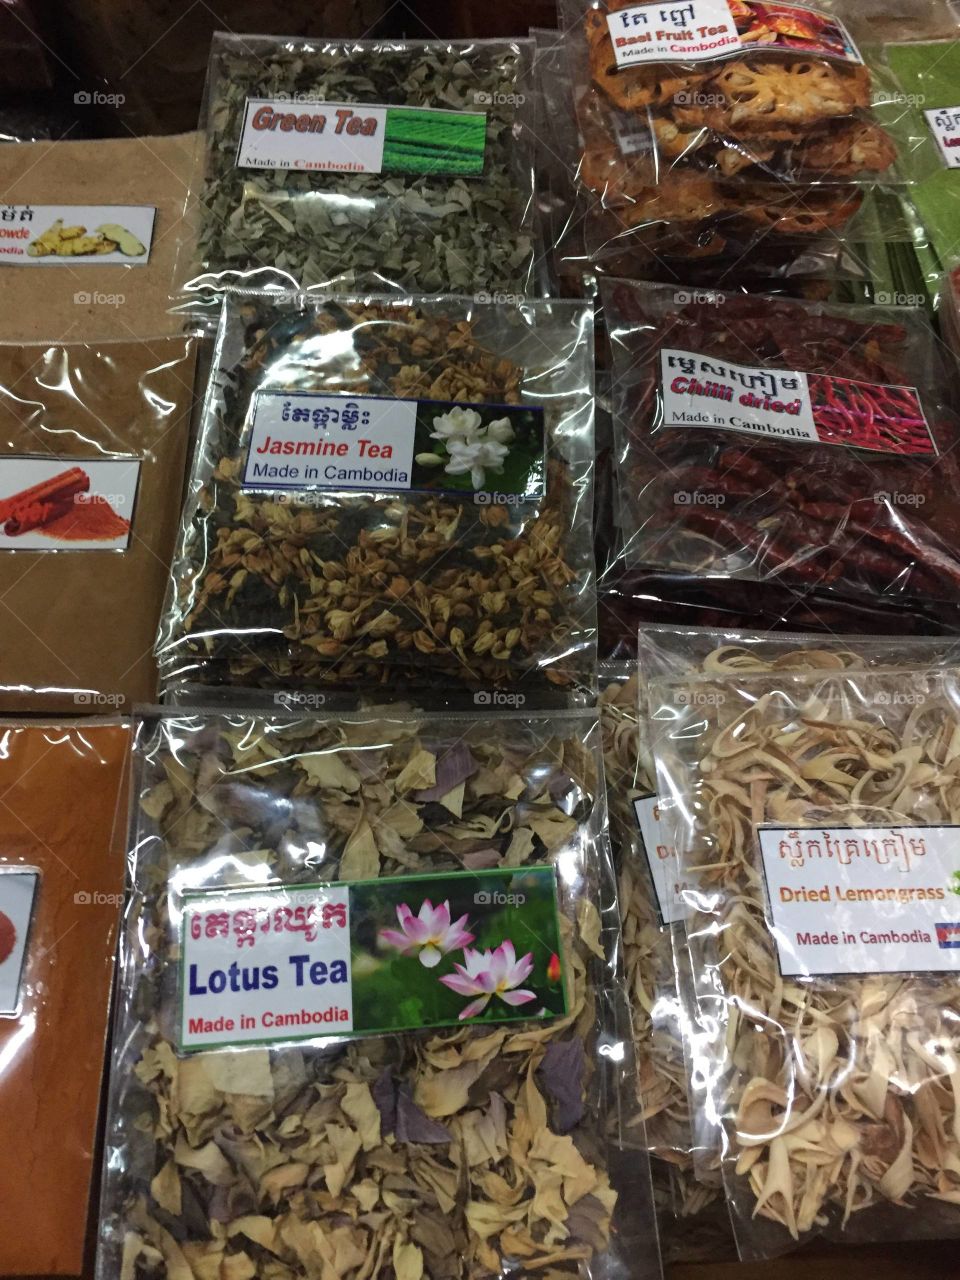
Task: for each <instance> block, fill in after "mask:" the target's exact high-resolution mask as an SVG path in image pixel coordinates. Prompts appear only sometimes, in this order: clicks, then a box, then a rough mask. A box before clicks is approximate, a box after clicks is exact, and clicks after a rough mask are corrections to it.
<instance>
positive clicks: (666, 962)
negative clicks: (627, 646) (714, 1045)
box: [599, 662, 733, 1261]
mask: <svg viewBox="0 0 960 1280" xmlns="http://www.w3.org/2000/svg"><path fill="white" fill-rule="evenodd" d="M599 682H600V704H599V705H600V727H601V732H602V735H603V756H604V769H605V772H606V778H607V799H608V807H609V811H610V836H611V841H612V844H613V850H614V859H615V864H616V868H617V881H618V888H619V899H620V913H621V917H622V922H623V963H624V970H625V973H626V979H627V993H628V996H629V1000H630V1009H631V1014H632V1017H633V1036H634V1043H635V1047H636V1054H637V1068H638V1070H637V1085H638V1095H637V1099H636V1107H635V1110H634V1115H633V1117H632V1118H631V1120H630V1121H629V1122H628V1126H627V1133H628V1135H630V1136H632V1137H633V1138H634V1139H635V1140H636V1141H637V1142H639V1143H642V1144H645V1145H646V1146H647V1149H648V1150H649V1152H650V1154H651V1157H652V1162H651V1170H652V1173H653V1184H654V1197H655V1200H656V1205H657V1221H658V1224H659V1227H660V1243H661V1248H662V1249H663V1252H664V1257H665V1258H666V1259H667V1260H668V1261H681V1260H682V1261H693V1260H697V1259H702V1258H712V1259H716V1258H719V1257H723V1256H725V1255H726V1254H729V1253H730V1252H731V1251H732V1247H733V1246H732V1238H731V1236H730V1229H729V1221H728V1217H727V1211H726V1205H725V1203H724V1200H723V1195H722V1192H721V1191H720V1189H719V1186H718V1185H717V1183H718V1179H717V1177H716V1176H714V1178H713V1180H712V1181H713V1185H707V1184H706V1183H703V1182H701V1181H699V1180H698V1178H697V1176H696V1172H695V1159H694V1152H693V1149H692V1147H693V1134H692V1129H691V1116H690V1105H689V1099H688V1092H687V1070H686V1066H685V1061H684V1059H685V1052H684V1050H685V1044H686V1041H687V1039H688V1032H687V1030H686V1029H685V1019H686V1011H685V1009H684V1007H683V1006H682V1004H681V1003H680V1001H679V999H678V994H677V973H676V970H675V956H674V931H675V930H676V929H679V932H680V935H681V939H682V936H683V929H682V925H681V924H679V922H678V920H677V918H676V917H675V915H674V912H673V910H672V909H671V905H670V896H669V895H668V893H667V891H666V884H667V877H666V876H665V875H664V874H663V872H664V868H663V867H662V866H661V865H660V861H659V850H660V848H662V847H663V846H662V845H661V846H659V847H658V849H657V850H654V851H648V848H647V844H646V842H645V840H644V830H646V831H647V832H650V831H651V830H652V829H653V828H654V825H655V824H656V821H657V819H656V816H655V799H654V797H653V795H652V793H653V790H654V783H653V774H654V766H653V760H652V757H650V755H649V750H648V748H647V745H646V734H645V711H644V712H641V696H640V686H639V676H638V672H637V665H636V663H635V662H604V663H601V664H600V668H599ZM644 701H645V698H644ZM641 815H642V820H643V822H644V824H645V826H644V829H643V830H642V829H641V825H640V823H641ZM651 854H652V856H651ZM658 882H659V883H658ZM665 918H666V921H667V922H666V923H665ZM714 1172H715V1171H714Z"/></svg>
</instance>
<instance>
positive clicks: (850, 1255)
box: [667, 1240, 960, 1280]
mask: <svg viewBox="0 0 960 1280" xmlns="http://www.w3.org/2000/svg"><path fill="white" fill-rule="evenodd" d="M667 1280H960V1240H958V1241H952V1242H951V1241H945V1242H941V1241H935V1242H921V1243H914V1244H902V1245H880V1246H877V1245H872V1246H859V1247H856V1248H852V1247H851V1248H831V1249H827V1248H825V1247H821V1248H817V1249H810V1250H805V1251H803V1252H802V1253H799V1254H794V1255H791V1256H790V1257H786V1258H778V1259H777V1261H776V1262H775V1263H770V1262H759V1263H743V1262H742V1263H736V1262H730V1263H701V1264H698V1265H695V1266H694V1265H690V1266H673V1267H669V1268H668V1269H667Z"/></svg>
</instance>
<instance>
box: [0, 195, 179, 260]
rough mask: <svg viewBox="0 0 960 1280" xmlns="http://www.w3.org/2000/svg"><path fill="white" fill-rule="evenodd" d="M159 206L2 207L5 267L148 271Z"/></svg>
mask: <svg viewBox="0 0 960 1280" xmlns="http://www.w3.org/2000/svg"><path fill="white" fill-rule="evenodd" d="M156 214H157V211H156V208H155V207H154V206H153V205H139V204H62V205H61V204H34V205H29V204H6V205H0V263H6V264H7V265H8V266H9V265H11V264H13V265H15V266H18V267H48V266H56V265H57V264H59V265H61V266H64V265H66V266H74V267H79V266H87V265H90V264H96V265H98V266H117V265H120V264H122V265H124V266H127V267H143V266H146V264H147V262H148V260H149V258H150V243H151V241H152V239H153V223H154V219H155V218H156Z"/></svg>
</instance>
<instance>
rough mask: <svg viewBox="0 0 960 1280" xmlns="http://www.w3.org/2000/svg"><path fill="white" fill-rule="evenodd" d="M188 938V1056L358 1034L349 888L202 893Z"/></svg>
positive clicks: (193, 907) (186, 915) (184, 1042)
mask: <svg viewBox="0 0 960 1280" xmlns="http://www.w3.org/2000/svg"><path fill="white" fill-rule="evenodd" d="M182 937H183V962H182V990H181V1024H180V1025H181V1046H182V1048H183V1049H185V1050H193V1049H204V1048H215V1047H216V1046H217V1045H223V1044H231V1045H235V1044H257V1043H264V1042H267V1041H271V1040H296V1039H306V1038H315V1037H319V1036H323V1035H333V1034H337V1035H340V1034H342V1033H343V1032H345V1031H351V1030H352V1029H353V995H352V986H351V981H352V980H351V969H350V890H349V888H348V887H347V886H346V885H343V886H339V885H322V886H316V887H313V888H309V889H294V888H290V889H286V888H278V889H265V890H261V891H259V892H250V893H247V892H242V893H225V894H204V895H203V898H202V900H201V899H197V900H195V901H189V900H188V902H187V904H186V905H185V906H184V910H183V932H182Z"/></svg>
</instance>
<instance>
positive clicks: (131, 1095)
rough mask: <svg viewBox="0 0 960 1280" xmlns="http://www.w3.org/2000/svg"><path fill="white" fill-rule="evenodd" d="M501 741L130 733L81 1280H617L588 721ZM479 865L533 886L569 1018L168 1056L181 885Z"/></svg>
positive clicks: (610, 978)
mask: <svg viewBox="0 0 960 1280" xmlns="http://www.w3.org/2000/svg"><path fill="white" fill-rule="evenodd" d="M504 724H505V721H504V720H502V719H501V720H499V721H497V722H492V721H486V722H485V721H482V720H477V719H475V718H473V717H443V718H439V719H437V720H435V721H432V722H431V721H430V720H421V719H419V718H416V717H401V716H395V717H390V718H369V717H362V716H354V717H343V718H340V719H338V720H336V721H332V720H330V721H323V720H320V721H318V720H316V719H311V720H309V721H307V720H302V721H300V720H295V719H283V720H277V719H263V718H258V717H250V716H248V715H238V716H224V717H221V718H209V717H183V716H178V717H173V716H171V717H166V718H161V719H159V720H157V721H155V722H148V723H147V724H146V725H144V726H143V727H142V729H141V741H140V749H139V755H140V774H139V778H138V788H137V795H138V800H139V804H138V818H137V827H138V838H137V844H136V847H137V849H138V850H139V853H138V855H137V857H136V864H135V869H134V873H133V876H134V889H133V897H132V901H131V909H130V913H129V915H128V920H127V923H128V930H127V933H126V938H125V943H124V947H123V953H124V954H123V959H122V970H123V978H122V996H121V1000H120V1007H119V1012H118V1017H119V1022H118V1026H117V1044H118V1045H121V1046H122V1049H121V1051H120V1057H119V1059H118V1060H117V1062H116V1064H115V1069H114V1080H113V1102H112V1108H111V1115H110V1119H109V1124H108V1134H107V1139H106V1141H107V1170H108V1172H107V1181H106V1186H105V1190H104V1202H103V1236H102V1239H103V1245H102V1250H101V1256H100V1259H99V1264H100V1270H99V1274H100V1275H101V1276H104V1277H105V1276H107V1275H117V1274H119V1275H120V1276H121V1277H122V1280H159V1278H160V1277H164V1278H165V1280H170V1278H173V1277H176V1278H179V1277H184V1278H185V1277H188V1276H193V1275H207V1274H211V1275H212V1274H214V1273H216V1274H217V1275H218V1276H230V1277H235V1278H239V1277H245V1278H246V1280H299V1278H300V1277H302V1276H304V1275H310V1276H316V1277H319V1278H321V1280H377V1278H379V1280H421V1278H423V1277H429V1278H430V1280H467V1278H469V1280H474V1278H476V1280H480V1278H481V1277H483V1278H486V1277H491V1278H492V1277H494V1276H498V1275H502V1274H505V1273H508V1274H509V1273H514V1272H521V1271H522V1272H527V1271H529V1272H531V1273H533V1274H537V1275H544V1276H556V1277H560V1276H571V1275H572V1276H576V1275H583V1274H585V1273H586V1272H589V1273H590V1274H593V1272H594V1268H595V1267H604V1266H610V1267H612V1268H613V1269H614V1270H618V1271H625V1269H626V1268H627V1266H628V1265H629V1264H628V1261H627V1258H626V1257H625V1256H624V1246H623V1243H622V1239H621V1238H620V1236H619V1234H618V1233H617V1232H616V1231H615V1230H614V1228H613V1215H614V1213H615V1212H622V1211H624V1210H626V1211H629V1206H630V1201H629V1199H628V1195H627V1193H628V1188H627V1186H626V1185H625V1186H624V1188H623V1190H622V1191H621V1188H620V1187H619V1186H618V1187H617V1188H616V1189H615V1188H614V1186H613V1185H611V1173H610V1170H611V1168H612V1159H611V1150H612V1148H611V1133H612V1131H613V1129H614V1128H615V1126H614V1125H613V1123H612V1118H613V1117H614V1116H615V1115H616V1104H615V1097H616V1095H617V1093H618V1091H619V1089H620V1088H623V1087H626V1086H627V1085H628V1084H629V1087H631V1088H632V1082H628V1080H627V1079H626V1078H625V1077H626V1075H627V1074H628V1071H629V1066H628V1064H629V1061H630V1054H629V1049H628V1047H627V1046H624V1045H622V1043H617V1044H616V1046H615V1051H611V1052H605V1053H601V1052H599V1048H598V1046H599V1045H600V1044H601V1042H602V1043H605V1044H606V1045H607V1046H610V1047H613V1046H614V1042H615V1041H616V1032H615V1028H616V1027H618V1026H620V1025H621V1023H620V1020H619V1015H615V1016H614V1017H613V1018H612V1019H611V1020H610V1021H608V1020H607V1018H608V1015H607V1012H606V1011H607V1010H608V1009H610V1008H611V1007H612V1006H611V1004H610V1001H611V998H615V996H616V990H617V988H616V982H615V973H614V970H613V969H612V968H610V965H609V961H608V958H607V955H606V953H605V951H604V949H603V948H602V947H601V945H600V942H599V939H600V937H601V924H600V914H599V911H598V903H599V901H600V897H599V890H598V877H599V875H600V863H601V861H602V849H603V839H602V834H601V825H600V824H601V821H602V812H603V805H602V801H601V797H600V794H599V790H600V787H601V785H602V783H601V770H600V760H599V753H598V750H597V741H596V736H597V731H596V720H595V718H594V717H591V716H582V715H579V714H569V713H568V714H565V715H560V716H556V717H549V718H540V719H536V720H532V719H518V718H516V717H512V718H510V721H509V732H506V733H505V732H504ZM457 779H459V781H457ZM440 787H444V788H448V789H446V790H445V791H444V792H443V794H442V795H441V796H440V797H439V798H435V790H436V789H437V788H440ZM476 868H484V869H487V871H488V872H491V871H492V872H495V871H496V870H497V869H501V870H503V871H515V870H519V871H520V872H521V873H522V872H524V871H532V869H534V868H556V884H557V889H558V899H559V915H558V917H556V918H557V919H558V920H559V929H560V934H559V936H560V953H561V954H560V955H558V956H557V957H555V958H556V961H557V966H558V969H559V970H560V971H561V972H562V975H563V976H562V978H560V977H557V979H556V980H557V981H562V982H564V983H565V986H566V1008H567V1013H566V1014H565V1015H564V1016H557V1017H551V1018H549V1019H543V1020H540V1019H533V1020H526V1021H520V1022H513V1023H511V1024H506V1025H497V1024H496V1023H492V1022H481V1021H474V1022H473V1023H469V1022H468V1023H467V1024H465V1025H464V1026H462V1027H455V1028H453V1029H449V1030H431V1029H430V1028H429V1025H427V1026H425V1027H424V1029H423V1030H419V1031H413V1032H403V1033H399V1034H392V1035H368V1036H364V1037H361V1038H352V1039H347V1040H336V1039H331V1038H326V1039H320V1040H304V1041H301V1042H299V1043H281V1044H277V1045H275V1046H272V1047H270V1048H257V1047H244V1048H243V1049H236V1048H228V1049H220V1050H217V1051H214V1052H206V1051H204V1052H200V1053H194V1054H183V1053H182V1052H181V1051H180V1049H179V1048H178V1038H177V1030H176V1028H177V1025H178V1018H179V1001H178V983H177V972H178V968H179V965H180V947H181V941H182V940H185V939H186V938H187V935H188V930H187V929H186V926H185V925H184V926H182V928H181V924H180V920H181V911H182V906H183V902H184V899H183V896H182V892H181V890H182V889H183V888H189V890H190V891H191V892H197V891H201V890H203V889H206V888H215V889H217V890H223V889H225V888H226V887H228V886H234V885H245V886H246V887H247V889H248V890H249V887H250V885H251V884H255V885H265V884H269V883H282V884H285V885H288V886H297V885H301V886H304V885H307V884H314V885H315V884H317V883H320V882H326V883H329V884H331V885H332V884H336V883H337V882H340V881H344V880H351V881H356V880H358V879H363V880H365V881H370V880H375V879H376V880H381V881H382V884H383V887H384V889H385V890H389V886H390V884H391V878H395V877H398V876H409V875H411V874H414V875H420V876H423V875H430V876H433V875H434V874H435V873H438V872H451V871H457V872H461V873H462V872H463V871H464V870H467V871H469V870H471V869H476ZM168 886H169V888H168ZM453 923H456V924H458V925H459V922H453ZM351 928H353V925H352V924H351ZM409 932H410V933H411V935H412V934H413V933H414V932H415V930H413V929H412V928H411V929H409ZM417 936H418V938H419V940H420V945H425V944H424V942H423V939H422V937H420V935H419V934H418V935H417ZM352 938H353V934H351V939H352ZM461 940H462V939H461ZM233 941H234V940H233V938H232V937H231V938H230V941H229V945H230V947H232V946H233ZM297 945H300V943H299V940H298V942H297ZM351 945H352V942H351ZM436 945H437V946H438V947H441V949H442V943H441V942H437V943H436ZM238 954H239V955H240V956H245V955H247V954H249V952H244V951H238ZM561 961H562V964H561ZM411 963H412V964H415V965H416V963H417V962H416V961H415V960H411ZM420 963H421V964H424V963H427V964H428V965H429V963H430V962H429V961H427V962H425V961H421V962H420ZM418 967H419V966H418ZM424 971H425V972H426V971H428V970H426V969H425V970H424ZM430 971H432V970H430ZM353 980H354V982H355V983H356V980H357V979H356V971H355V974H354V979H353ZM618 1064H622V1065H618ZM632 1165H633V1174H634V1176H636V1173H637V1162H636V1159H635V1157H634V1158H633V1160H632ZM618 1199H619V1203H618ZM624 1200H626V1204H624V1203H623V1202H624ZM644 1227H645V1229H648V1230H649V1233H650V1234H649V1236H648V1239H649V1241H650V1243H652V1242H653V1239H654V1237H653V1228H652V1225H649V1224H644ZM652 1253H653V1254H654V1255H655V1249H654V1250H652ZM654 1261H655V1259H654ZM631 1274H637V1272H635V1271H631Z"/></svg>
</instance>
